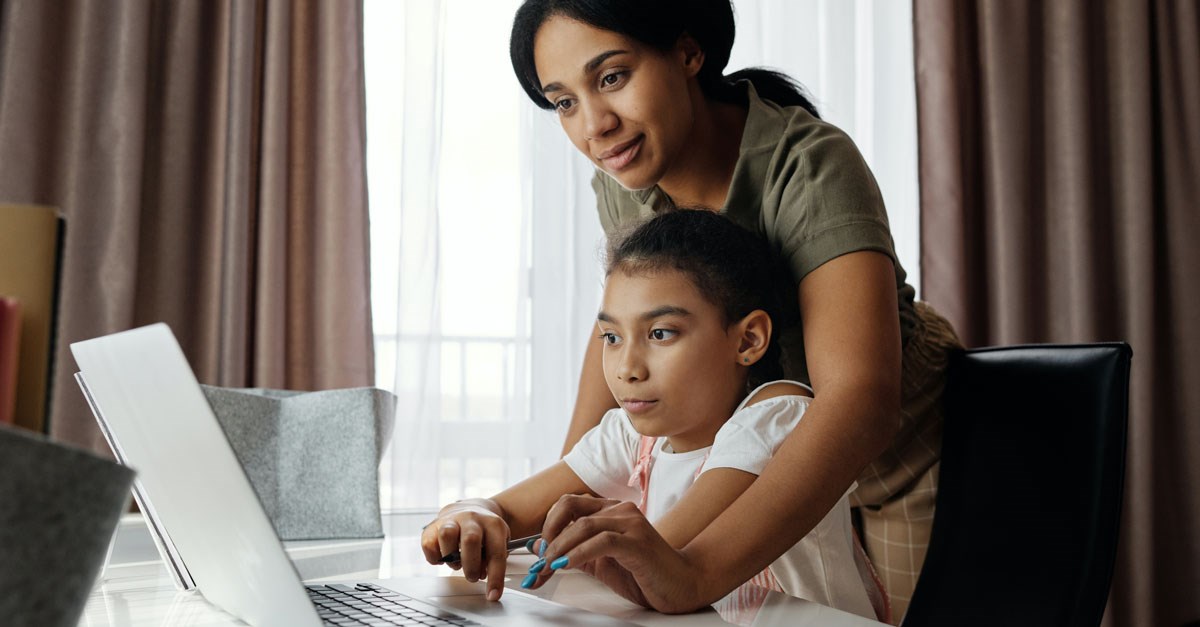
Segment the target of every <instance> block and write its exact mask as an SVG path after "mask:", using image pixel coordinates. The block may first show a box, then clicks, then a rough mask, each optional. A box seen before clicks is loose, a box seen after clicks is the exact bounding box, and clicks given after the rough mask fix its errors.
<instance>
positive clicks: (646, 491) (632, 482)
mask: <svg viewBox="0 0 1200 627" xmlns="http://www.w3.org/2000/svg"><path fill="white" fill-rule="evenodd" d="M657 441H658V438H656V437H653V436H649V435H643V436H642V440H641V442H639V443H638V453H637V462H636V463H634V465H633V472H632V473H631V474H630V475H629V487H631V488H638V489H639V490H641V492H642V496H641V498H640V499H638V509H640V510H641V511H642V513H643V514H645V513H646V504H647V503H648V502H649V499H650V462H651V461H652V460H653V459H654V455H653V453H654V443H655V442H657ZM711 453H712V451H709V453H706V454H705V455H704V461H702V462H700V466H699V467H697V468H696V474H694V475H692V481H695V480H696V479H698V478H699V477H700V471H701V470H704V462H707V461H708V455H709V454H711ZM746 586H758V587H759V588H764V589H766V590H774V591H775V592H783V586H781V585H779V580H778V579H775V575H772V574H771V569H770V568H764V569H762V572H760V573H758V574H757V575H755V576H754V577H752V578H751V579H750V581H747V582H746V583H744V584H742V588H743V589H744V588H745V587H746Z"/></svg>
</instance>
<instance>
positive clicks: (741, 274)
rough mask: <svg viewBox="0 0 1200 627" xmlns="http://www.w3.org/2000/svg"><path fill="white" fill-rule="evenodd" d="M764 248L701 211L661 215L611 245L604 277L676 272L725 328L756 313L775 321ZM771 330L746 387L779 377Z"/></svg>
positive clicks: (719, 218)
mask: <svg viewBox="0 0 1200 627" xmlns="http://www.w3.org/2000/svg"><path fill="white" fill-rule="evenodd" d="M773 268H774V264H772V263H771V257H770V255H769V254H768V253H767V245H766V244H765V243H764V242H762V241H761V240H760V239H759V238H758V237H757V236H755V235H754V234H753V233H751V232H749V231H747V230H745V229H743V228H742V227H740V226H738V225H736V224H734V223H733V221H731V220H730V219H729V218H726V217H725V216H723V215H721V214H719V213H716V212H713V211H707V210H703V209H676V210H674V211H668V212H666V213H663V214H660V215H658V216H657V217H655V218H653V219H651V220H650V221H649V222H645V223H643V224H641V225H640V226H638V227H637V228H636V229H634V230H633V231H631V232H630V233H629V234H627V235H625V236H623V237H617V238H614V240H613V241H612V242H610V244H609V247H608V251H607V255H606V263H605V275H606V276H607V275H610V274H612V273H613V272H614V271H617V270H620V271H621V272H624V273H626V274H634V275H638V274H653V273H654V272H657V271H661V270H668V269H669V270H677V271H679V272H682V273H683V274H684V275H685V276H687V277H688V279H690V280H691V281H692V284H693V285H695V286H696V289H697V290H698V291H699V292H700V295H701V296H703V297H704V298H705V299H706V300H707V301H708V302H710V303H712V304H713V305H715V306H716V307H717V308H718V309H720V310H721V313H722V315H723V317H724V323H725V326H726V328H728V326H729V325H731V324H733V323H735V322H737V321H739V320H741V319H742V318H745V317H746V316H747V315H748V314H749V313H750V312H752V311H754V310H756V309H761V310H763V311H765V312H767V315H768V316H770V317H771V320H772V321H776V320H779V318H778V317H777V315H776V314H777V313H778V311H779V307H778V301H777V300H776V296H775V291H774V289H773V286H774V282H773V281H772V273H773ZM775 331H777V329H772V332H771V338H770V342H769V343H768V345H767V352H766V354H764V355H763V358H762V359H760V360H758V362H757V363H755V364H754V365H753V366H751V367H750V378H749V384H750V386H751V387H752V388H753V387H757V386H758V385H761V384H763V383H766V382H768V381H774V380H776V379H780V378H782V377H783V368H782V367H781V366H780V363H779V354H780V353H779V344H778V343H777V342H776V341H775V335H776V334H775Z"/></svg>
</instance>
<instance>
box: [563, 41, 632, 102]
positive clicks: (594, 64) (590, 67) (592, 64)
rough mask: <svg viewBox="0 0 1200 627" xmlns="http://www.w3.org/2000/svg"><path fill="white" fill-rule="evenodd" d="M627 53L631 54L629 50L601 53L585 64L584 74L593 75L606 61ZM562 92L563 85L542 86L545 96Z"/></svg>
mask: <svg viewBox="0 0 1200 627" xmlns="http://www.w3.org/2000/svg"><path fill="white" fill-rule="evenodd" d="M627 52H629V51H628V50H608V51H605V52H601V53H600V54H598V55H596V56H594V57H592V59H591V60H590V61H588V62H587V63H585V64H583V73H584V74H591V73H592V72H593V71H595V69H596V68H598V67H600V64H601V63H604V62H605V61H607V60H608V59H609V57H615V56H617V55H618V54H625V53H627ZM562 90H563V86H562V83H550V84H548V85H543V86H542V93H543V94H548V93H550V92H552V91H562Z"/></svg>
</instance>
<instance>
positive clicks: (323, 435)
mask: <svg viewBox="0 0 1200 627" xmlns="http://www.w3.org/2000/svg"><path fill="white" fill-rule="evenodd" d="M201 387H202V388H203V389H204V394H205V396H207V397H208V402H209V404H210V405H212V408H213V411H214V413H216V415H217V419H218V421H220V423H221V427H222V428H223V429H224V430H225V435H226V437H228V438H229V443H230V445H231V446H232V447H233V452H234V453H235V454H236V455H237V458H238V460H239V461H240V462H241V463H242V466H243V467H244V468H245V469H246V475H247V476H248V477H249V478H250V483H251V484H252V485H253V486H254V490H255V492H257V493H258V498H259V500H260V501H262V504H263V508H264V509H265V510H266V511H267V516H269V517H270V519H271V523H272V524H273V525H274V526H275V531H276V533H278V534H279V537H280V538H281V539H283V540H312V539H324V538H379V537H383V525H382V522H381V520H380V512H379V474H378V469H379V460H380V458H382V457H383V452H384V449H385V448H386V447H387V444H388V442H389V441H390V440H391V434H392V426H393V423H394V421H395V414H396V397H395V395H393V394H392V393H390V392H387V391H385V390H380V389H377V388H353V389H344V390H327V391H323V392H291V391H285V390H265V389H253V388H250V389H234V388H220V387H212V386H207V385H205V386H201Z"/></svg>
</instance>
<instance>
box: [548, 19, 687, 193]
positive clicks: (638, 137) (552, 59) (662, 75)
mask: <svg viewBox="0 0 1200 627" xmlns="http://www.w3.org/2000/svg"><path fill="white" fill-rule="evenodd" d="M689 41H690V40H689ZM533 53H534V63H535V65H536V66H537V72H538V78H539V80H540V81H541V83H542V88H543V94H545V96H546V98H547V99H548V100H549V101H550V102H551V103H552V104H553V105H554V107H555V111H556V112H557V113H558V116H559V120H560V121H561V122H562V126H563V130H565V131H566V132H567V136H568V137H569V138H570V139H571V143H573V144H575V147H576V148H578V149H579V151H580V152H582V153H583V154H584V155H586V156H587V157H588V159H590V160H591V161H592V163H594V164H596V166H597V167H599V168H600V169H602V170H604V171H605V172H607V173H608V174H610V175H611V176H612V177H613V178H615V179H616V180H617V181H618V182H620V183H621V185H622V186H624V187H625V188H626V189H646V188H649V187H653V186H654V185H655V184H657V183H658V182H659V181H660V180H662V178H663V177H664V176H665V175H666V174H667V173H668V171H669V170H670V167H671V163H672V162H674V161H675V159H676V156H677V155H679V154H680V150H681V149H682V148H683V147H684V145H685V144H686V142H687V139H688V137H689V135H690V133H691V130H692V124H693V121H694V119H695V118H694V113H693V112H694V104H693V99H694V98H700V97H702V96H700V95H699V94H700V92H699V88H698V87H696V86H695V85H694V81H692V83H693V84H689V79H691V78H692V77H694V76H695V75H696V73H697V72H699V70H700V66H701V64H702V63H703V55H702V54H701V53H700V52H699V50H697V49H695V46H694V45H692V44H689V43H688V42H687V41H684V42H682V43H681V44H680V45H679V46H677V47H676V49H674V50H671V51H669V52H665V53H664V52H660V51H658V50H655V49H654V48H650V47H648V46H646V45H645V44H642V43H640V42H638V41H636V40H633V39H630V38H627V37H625V36H623V35H619V34H617V33H614V32H612V31H606V30H601V29H598V28H595V27H593V26H589V25H587V24H584V23H583V22H579V21H576V20H573V19H570V18H567V17H563V16H554V17H551V18H550V19H548V20H546V22H545V23H543V24H542V26H541V28H539V29H538V32H537V36H536V37H535V38H534V46H533Z"/></svg>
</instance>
